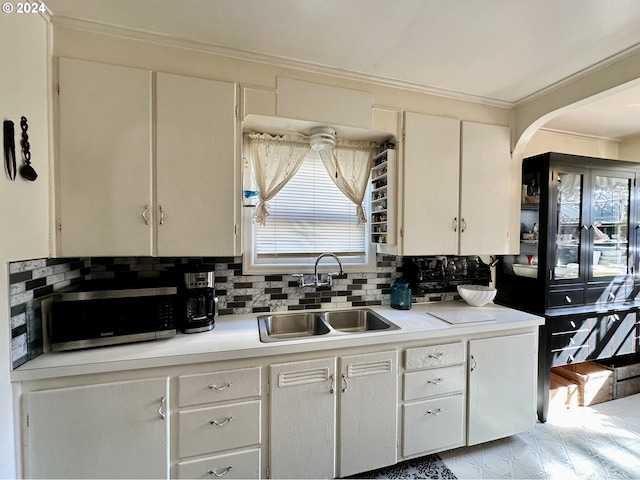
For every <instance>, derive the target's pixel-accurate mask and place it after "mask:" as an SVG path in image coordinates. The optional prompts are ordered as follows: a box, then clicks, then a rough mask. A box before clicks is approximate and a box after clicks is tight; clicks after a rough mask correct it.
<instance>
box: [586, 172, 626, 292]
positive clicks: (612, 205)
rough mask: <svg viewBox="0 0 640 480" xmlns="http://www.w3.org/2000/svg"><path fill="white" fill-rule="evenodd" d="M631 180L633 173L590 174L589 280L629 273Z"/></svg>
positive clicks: (601, 279) (617, 276) (604, 278)
mask: <svg viewBox="0 0 640 480" xmlns="http://www.w3.org/2000/svg"><path fill="white" fill-rule="evenodd" d="M634 181H635V173H632V172H619V171H605V170H593V171H592V172H591V184H590V187H591V191H590V196H589V209H590V212H589V214H590V215H589V229H590V234H589V247H588V249H587V260H591V261H592V262H589V263H591V268H590V269H589V280H590V281H603V280H606V277H609V278H611V277H616V278H618V279H619V278H620V276H622V275H627V274H629V273H630V268H629V267H630V263H629V253H630V252H629V245H630V241H631V240H632V238H631V235H632V232H633V230H632V229H631V228H629V226H630V224H631V205H632V191H633V182H634ZM623 298H626V297H623ZM623 298H621V299H619V300H622V299H623Z"/></svg>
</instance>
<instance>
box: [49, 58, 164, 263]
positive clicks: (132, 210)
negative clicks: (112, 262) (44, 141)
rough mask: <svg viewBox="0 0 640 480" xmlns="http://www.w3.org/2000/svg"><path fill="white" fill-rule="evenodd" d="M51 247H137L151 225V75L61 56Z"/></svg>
mask: <svg viewBox="0 0 640 480" xmlns="http://www.w3.org/2000/svg"><path fill="white" fill-rule="evenodd" d="M59 70H60V73H59V88H60V95H59V137H58V147H59V148H58V162H57V174H58V179H57V186H58V195H57V203H58V214H57V220H58V222H57V223H58V225H57V227H58V230H59V236H58V240H59V242H58V252H57V253H58V255H61V256H86V255H144V254H149V252H150V248H151V233H152V232H151V229H150V228H149V227H148V226H146V225H145V223H144V221H143V218H142V214H143V212H144V211H145V208H147V209H148V208H150V206H151V201H152V191H151V181H150V179H151V151H152V143H151V128H152V126H151V109H152V104H151V77H152V73H151V72H149V71H146V70H139V69H134V68H126V67H116V66H112V65H103V64H99V63H93V62H86V61H81V60H72V59H68V58H61V59H60V63H59Z"/></svg>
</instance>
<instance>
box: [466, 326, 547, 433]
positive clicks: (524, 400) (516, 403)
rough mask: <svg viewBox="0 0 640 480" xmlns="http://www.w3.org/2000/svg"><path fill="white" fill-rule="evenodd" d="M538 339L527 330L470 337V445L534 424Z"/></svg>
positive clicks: (527, 427) (527, 428)
mask: <svg viewBox="0 0 640 480" xmlns="http://www.w3.org/2000/svg"><path fill="white" fill-rule="evenodd" d="M537 339H538V336H537V334H536V333H526V334H521V335H506V336H502V337H492V338H486V339H479V340H471V341H469V391H468V402H469V403H468V415H467V418H468V422H469V423H468V430H467V432H468V437H467V442H468V444H469V445H476V444H478V443H482V442H488V441H491V440H496V439H498V438H503V437H508V436H509V435H513V434H515V433H520V432H523V431H526V430H529V429H531V428H533V426H534V423H535V413H536V401H535V400H536V374H537V369H536V366H537V352H538V340H537Z"/></svg>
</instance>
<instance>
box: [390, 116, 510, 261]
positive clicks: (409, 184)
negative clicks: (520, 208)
mask: <svg viewBox="0 0 640 480" xmlns="http://www.w3.org/2000/svg"><path fill="white" fill-rule="evenodd" d="M404 127H405V144H404V148H405V153H404V172H403V173H404V181H403V194H402V195H403V209H404V211H403V213H404V215H403V226H402V234H403V237H402V254H403V255H481V254H487V255H489V254H499V253H505V252H506V251H507V248H508V219H509V218H508V215H509V208H508V207H509V192H508V181H509V160H510V153H509V128H508V127H502V126H497V125H485V124H479V123H473V122H460V121H459V120H457V119H454V118H446V117H436V116H432V115H424V114H418V113H411V112H406V113H405V123H404Z"/></svg>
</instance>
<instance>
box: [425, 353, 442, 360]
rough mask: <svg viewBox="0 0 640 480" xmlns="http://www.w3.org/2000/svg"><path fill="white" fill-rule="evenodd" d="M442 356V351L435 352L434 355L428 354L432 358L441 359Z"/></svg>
mask: <svg viewBox="0 0 640 480" xmlns="http://www.w3.org/2000/svg"><path fill="white" fill-rule="evenodd" d="M442 357H444V352H440V353H436V354H435V355H433V354H431V353H430V354H429V358H433V359H434V360H442Z"/></svg>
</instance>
